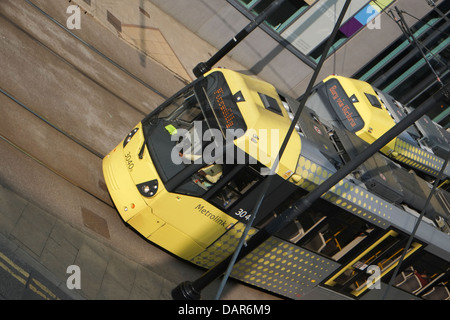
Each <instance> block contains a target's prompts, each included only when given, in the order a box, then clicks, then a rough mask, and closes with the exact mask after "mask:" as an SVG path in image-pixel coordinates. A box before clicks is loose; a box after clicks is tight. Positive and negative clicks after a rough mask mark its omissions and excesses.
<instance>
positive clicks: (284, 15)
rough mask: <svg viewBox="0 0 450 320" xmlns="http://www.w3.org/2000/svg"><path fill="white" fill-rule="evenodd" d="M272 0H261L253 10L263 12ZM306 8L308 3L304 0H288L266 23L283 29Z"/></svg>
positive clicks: (257, 12)
mask: <svg viewBox="0 0 450 320" xmlns="http://www.w3.org/2000/svg"><path fill="white" fill-rule="evenodd" d="M272 2H273V1H272V0H261V1H260V2H259V3H258V4H256V5H255V7H254V8H253V12H254V13H255V14H256V15H259V14H261V13H262V12H263V11H264V10H265V9H266V8H267V7H269V5H270V4H271V3H272ZM306 8H308V4H307V3H306V2H304V1H299V0H288V1H286V2H285V3H284V4H283V5H282V6H281V7H280V8H279V9H278V10H276V11H275V12H274V13H273V14H272V15H271V16H270V17H269V18H268V19H267V20H266V23H267V24H268V25H269V26H271V27H272V28H273V29H275V30H281V29H282V28H283V27H284V26H285V25H286V24H287V23H289V22H290V21H292V19H293V18H295V17H297V16H298V15H299V14H300V13H301V12H303V11H304V10H305V9H306Z"/></svg>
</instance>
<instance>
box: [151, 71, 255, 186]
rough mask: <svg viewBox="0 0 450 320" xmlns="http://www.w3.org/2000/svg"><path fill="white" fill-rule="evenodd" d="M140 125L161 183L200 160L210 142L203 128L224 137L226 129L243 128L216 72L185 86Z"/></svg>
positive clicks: (236, 108)
mask: <svg viewBox="0 0 450 320" xmlns="http://www.w3.org/2000/svg"><path fill="white" fill-rule="evenodd" d="M142 124H143V130H144V137H145V141H146V143H147V146H148V149H149V152H150V155H151V157H152V160H153V163H154V165H155V167H156V169H157V170H158V173H159V175H160V177H161V179H162V180H163V182H164V183H166V182H167V181H168V180H170V179H171V178H173V177H174V176H175V175H177V174H178V173H180V172H181V171H182V170H183V169H185V168H186V167H187V166H189V165H190V164H193V163H202V161H203V159H201V157H202V151H203V149H204V148H205V147H206V145H208V144H210V143H211V138H210V137H209V138H208V139H204V137H206V136H207V135H205V132H206V131H207V130H209V129H215V130H216V132H220V133H221V135H222V136H223V137H224V138H225V135H226V131H227V130H228V129H237V128H239V129H242V132H244V131H245V129H246V127H245V122H244V120H243V119H242V115H241V113H240V112H239V109H238V107H237V105H236V102H235V101H234V98H233V96H232V94H231V92H230V89H229V87H228V85H227V84H226V81H225V78H224V76H223V75H222V73H220V72H215V73H212V74H211V75H209V76H208V77H206V78H204V79H201V80H199V81H197V82H195V83H193V84H191V85H190V86H188V87H186V88H185V90H183V91H182V92H181V93H179V94H178V95H176V96H175V97H172V98H171V99H170V101H167V103H165V104H164V105H163V106H162V107H160V108H158V109H157V110H155V112H153V113H151V114H150V115H149V116H148V117H147V118H145V119H144V120H143V122H142ZM216 136H217V135H216ZM204 140H206V141H204ZM187 145H188V146H187ZM186 150H187V151H188V152H186ZM199 157H200V158H199Z"/></svg>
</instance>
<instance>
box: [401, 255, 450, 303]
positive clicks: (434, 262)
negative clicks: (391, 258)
mask: <svg viewBox="0 0 450 320" xmlns="http://www.w3.org/2000/svg"><path fill="white" fill-rule="evenodd" d="M394 286H395V287H397V288H399V289H401V290H403V291H406V292H409V293H411V294H413V295H415V296H419V297H422V298H423V299H426V300H449V299H450V263H449V262H447V261H445V260H443V259H441V258H438V257H436V256H435V255H433V254H431V253H429V252H426V251H423V252H421V253H420V254H419V255H418V256H417V257H416V258H415V259H413V260H412V261H410V262H409V263H404V264H403V265H402V268H401V269H400V271H399V273H398V274H397V276H396V277H395V280H394Z"/></svg>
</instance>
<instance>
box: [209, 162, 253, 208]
mask: <svg viewBox="0 0 450 320" xmlns="http://www.w3.org/2000/svg"><path fill="white" fill-rule="evenodd" d="M261 180H262V176H261V175H260V174H259V171H258V168H257V166H251V165H249V166H244V167H243V168H242V170H240V171H239V172H238V173H236V174H234V175H233V177H232V178H231V179H230V180H229V181H228V182H227V183H226V184H225V185H224V186H223V187H222V188H220V190H218V191H217V192H216V193H215V194H214V195H213V196H212V197H211V198H210V201H211V202H212V203H213V204H215V205H216V206H218V207H219V208H222V209H225V210H226V209H228V208H230V206H231V205H233V204H234V203H235V202H236V201H238V200H239V199H240V198H242V197H243V196H244V195H245V194H246V193H248V192H249V191H250V190H251V189H252V188H253V187H254V186H256V184H257V183H258V182H259V181H261Z"/></svg>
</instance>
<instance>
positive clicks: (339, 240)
mask: <svg viewBox="0 0 450 320" xmlns="http://www.w3.org/2000/svg"><path fill="white" fill-rule="evenodd" d="M303 195H304V192H302V191H301V190H299V191H298V192H295V193H294V194H292V195H291V196H290V197H289V198H288V199H287V200H286V201H284V202H283V204H282V205H280V206H279V207H278V208H277V209H276V210H275V212H274V214H273V216H272V217H270V218H269V219H266V220H265V221H263V222H262V223H261V226H264V225H265V224H267V223H268V222H269V221H270V219H273V218H274V217H276V216H277V215H278V214H280V213H281V212H283V211H284V210H285V209H287V208H288V207H289V206H291V205H292V204H293V203H295V202H296V201H298V200H299V199H300V198H301V197H302V196H303ZM261 226H260V227H261ZM374 230H376V228H375V227H374V226H373V225H372V224H370V223H368V222H367V221H365V220H363V219H360V218H359V217H357V216H354V215H352V214H351V213H348V212H346V211H344V210H342V209H339V208H336V207H335V206H333V205H332V204H330V203H327V202H325V201H321V202H319V203H315V204H314V205H313V206H312V207H311V208H310V209H309V210H307V211H306V212H304V213H302V214H301V215H300V216H299V217H297V219H295V220H294V221H293V222H291V223H290V224H289V225H287V226H286V227H285V228H283V229H282V230H281V231H280V232H278V233H277V236H279V237H280V238H282V239H284V240H287V241H290V242H292V243H296V244H297V245H299V246H301V247H304V248H305V249H308V250H311V251H315V252H317V253H320V254H322V255H324V256H326V257H328V258H331V259H333V260H335V261H339V260H341V259H342V258H344V257H345V256H346V255H347V254H348V253H350V252H351V251H352V250H353V249H355V248H357V247H359V246H360V245H361V244H363V242H364V241H365V240H366V239H367V238H368V237H369V235H370V234H371V233H372V232H373V231H374Z"/></svg>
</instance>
